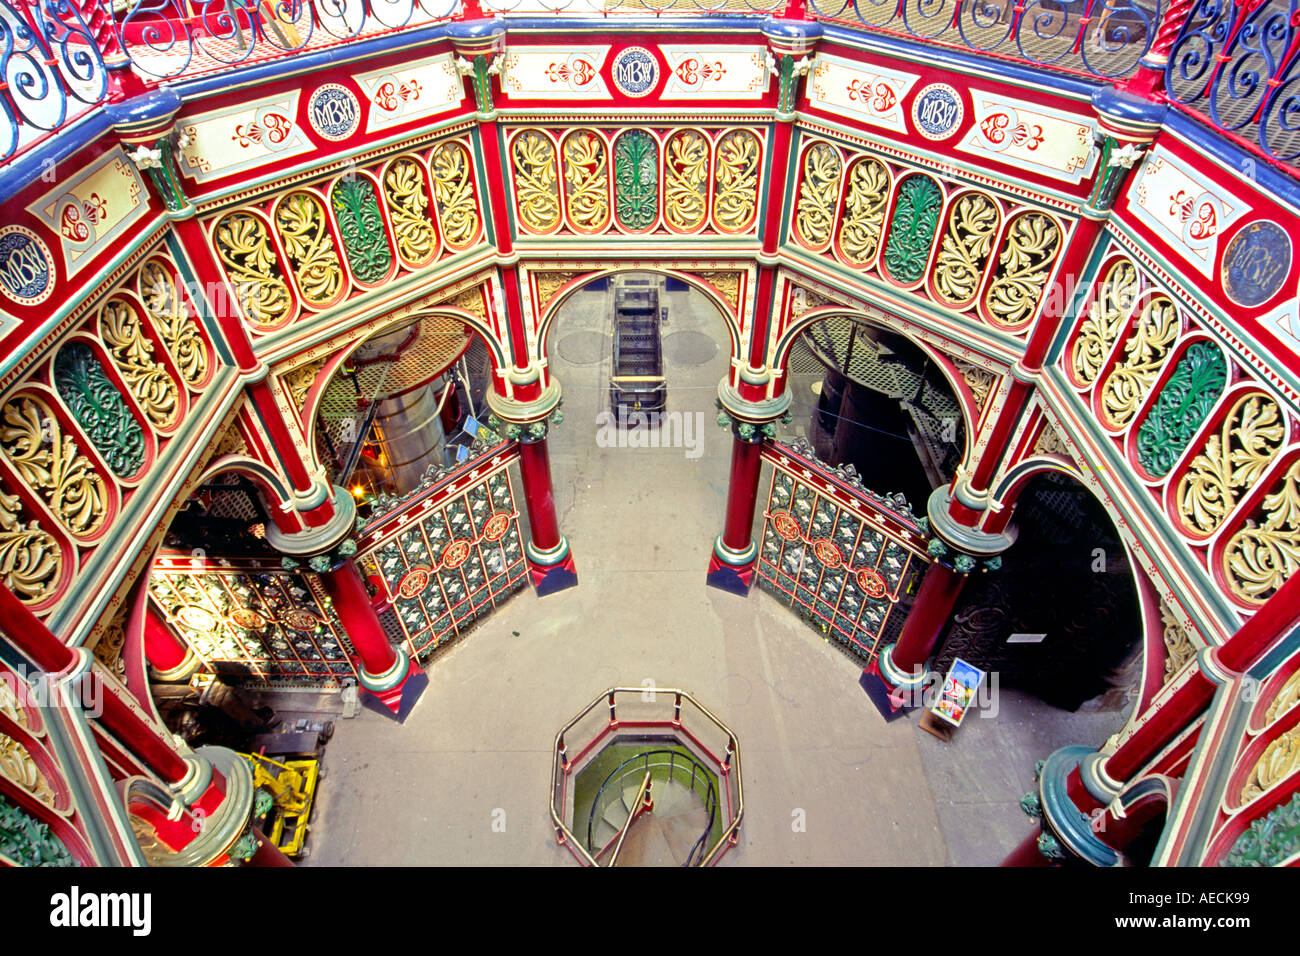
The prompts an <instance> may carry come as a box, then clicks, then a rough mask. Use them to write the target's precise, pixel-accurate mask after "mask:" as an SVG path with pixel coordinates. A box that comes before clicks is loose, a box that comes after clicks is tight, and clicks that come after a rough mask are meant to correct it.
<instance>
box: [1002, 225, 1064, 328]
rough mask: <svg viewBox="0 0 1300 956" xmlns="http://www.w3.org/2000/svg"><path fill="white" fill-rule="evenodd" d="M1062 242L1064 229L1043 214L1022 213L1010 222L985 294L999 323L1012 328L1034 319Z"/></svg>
mask: <svg viewBox="0 0 1300 956" xmlns="http://www.w3.org/2000/svg"><path fill="white" fill-rule="evenodd" d="M1060 245H1061V230H1060V229H1059V228H1058V227H1057V225H1056V223H1054V222H1052V220H1051V219H1049V218H1048V217H1047V216H1044V215H1042V214H1041V213H1036V212H1035V213H1023V214H1021V215H1019V216H1017V217H1016V218H1015V219H1013V220H1012V221H1011V225H1010V226H1009V227H1008V228H1007V233H1006V235H1005V236H1004V237H1003V239H1002V251H1001V252H1000V253H999V254H998V268H997V271H996V272H995V273H994V274H993V281H992V282H990V283H989V290H988V292H987V293H986V294H985V296H984V306H985V308H987V309H988V312H989V315H990V316H991V317H992V319H993V321H994V322H995V323H996V324H998V325H1001V326H1004V327H1006V328H1013V327H1015V326H1018V325H1022V324H1023V323H1025V322H1027V321H1029V320H1030V319H1031V318H1033V316H1034V313H1035V312H1036V311H1037V309H1038V306H1039V304H1040V301H1041V298H1042V291H1043V285H1044V284H1045V283H1046V282H1047V274H1048V273H1049V272H1050V271H1051V268H1052V261H1053V260H1054V259H1055V258H1056V251H1057V249H1058V248H1060Z"/></svg>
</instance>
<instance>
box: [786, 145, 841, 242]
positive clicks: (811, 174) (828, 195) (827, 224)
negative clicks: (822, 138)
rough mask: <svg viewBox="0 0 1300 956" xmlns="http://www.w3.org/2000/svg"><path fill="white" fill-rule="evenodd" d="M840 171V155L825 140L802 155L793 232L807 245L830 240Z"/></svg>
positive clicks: (838, 191)
mask: <svg viewBox="0 0 1300 956" xmlns="http://www.w3.org/2000/svg"><path fill="white" fill-rule="evenodd" d="M843 171H844V168H843V163H842V162H841V161H840V154H839V153H838V152H836V151H835V149H834V148H833V147H831V146H828V145H827V144H826V143H817V144H815V145H814V146H813V147H812V148H811V149H809V150H808V152H806V153H805V154H804V159H803V181H802V182H801V183H800V184H799V207H798V209H797V210H796V212H795V231H796V232H798V234H799V236H800V238H801V239H803V241H804V242H806V243H807V244H808V245H810V246H813V247H820V246H824V245H825V244H826V243H828V242H830V239H831V229H832V228H833V227H834V225H835V204H836V203H837V202H838V201H839V196H840V174H841V173H842V172H843Z"/></svg>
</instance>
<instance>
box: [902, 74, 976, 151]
mask: <svg viewBox="0 0 1300 956" xmlns="http://www.w3.org/2000/svg"><path fill="white" fill-rule="evenodd" d="M964 113H965V107H963V106H962V102H961V94H960V93H958V92H957V91H956V90H955V89H954V88H953V87H951V86H949V85H948V84H947V83H931V84H930V85H929V86H927V87H926V88H925V89H923V90H921V92H920V93H917V94H916V99H915V100H913V101H912V123H913V125H915V126H916V131H917V132H918V133H920V134H921V135H922V136H924V137H925V138H926V139H930V140H940V139H947V138H948V137H949V136H951V135H952V134H953V133H955V132H957V127H959V126H960V125H961V118H962V115H963V114H964Z"/></svg>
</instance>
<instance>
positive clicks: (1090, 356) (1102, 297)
mask: <svg viewBox="0 0 1300 956" xmlns="http://www.w3.org/2000/svg"><path fill="white" fill-rule="evenodd" d="M1137 293H1138V273H1137V269H1136V268H1134V266H1133V263H1132V262H1130V261H1129V260H1128V259H1120V260H1119V261H1117V262H1115V263H1114V264H1112V265H1111V267H1110V268H1109V269H1108V270H1107V271H1106V277H1105V278H1104V279H1103V280H1102V281H1101V283H1100V285H1098V287H1097V295H1096V297H1095V298H1094V299H1093V301H1092V305H1091V306H1090V307H1089V309H1088V318H1087V319H1085V320H1084V322H1083V324H1082V325H1081V326H1080V327H1079V337H1078V338H1076V339H1075V340H1074V346H1073V347H1072V349H1071V351H1070V364H1071V367H1072V368H1073V369H1074V377H1075V380H1076V381H1077V382H1078V383H1079V384H1080V385H1092V384H1093V383H1094V382H1095V381H1097V376H1098V375H1100V374H1101V370H1102V367H1103V366H1104V365H1105V364H1106V357H1107V356H1108V355H1110V350H1111V349H1112V348H1114V346H1115V342H1116V340H1117V339H1119V336H1120V332H1121V331H1123V328H1124V323H1125V322H1127V321H1128V317H1129V312H1131V311H1132V309H1133V303H1134V301H1136V299H1137Z"/></svg>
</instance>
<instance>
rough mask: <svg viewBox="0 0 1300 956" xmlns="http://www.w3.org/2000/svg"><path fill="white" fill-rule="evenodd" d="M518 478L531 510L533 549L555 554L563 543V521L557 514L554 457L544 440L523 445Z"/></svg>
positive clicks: (526, 502)
mask: <svg viewBox="0 0 1300 956" xmlns="http://www.w3.org/2000/svg"><path fill="white" fill-rule="evenodd" d="M519 474H520V476H521V477H522V478H523V483H524V503H525V505H526V507H527V508H528V525H529V527H530V528H531V529H532V542H531V543H532V546H533V547H534V548H535V549H536V550H538V551H553V550H555V548H557V547H559V545H560V541H561V538H560V521H559V518H558V517H557V516H556V513H555V487H554V485H553V484H552V482H551V453H550V451H549V449H548V448H547V445H546V440H545V439H543V440H541V441H535V442H521V443H520V445H519Z"/></svg>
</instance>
